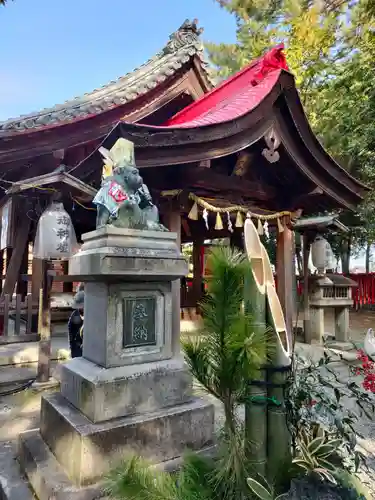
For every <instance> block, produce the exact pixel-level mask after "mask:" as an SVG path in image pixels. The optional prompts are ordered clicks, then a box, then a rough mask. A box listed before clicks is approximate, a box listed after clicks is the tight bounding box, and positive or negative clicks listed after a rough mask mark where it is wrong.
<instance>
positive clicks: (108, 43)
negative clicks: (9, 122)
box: [0, 0, 235, 120]
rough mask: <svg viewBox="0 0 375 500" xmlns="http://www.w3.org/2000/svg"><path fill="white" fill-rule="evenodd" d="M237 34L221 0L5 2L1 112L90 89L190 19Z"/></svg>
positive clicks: (220, 38) (0, 25)
mask: <svg viewBox="0 0 375 500" xmlns="http://www.w3.org/2000/svg"><path fill="white" fill-rule="evenodd" d="M186 18H189V19H194V18H198V19H199V25H200V26H203V27H204V28H205V31H204V34H203V37H204V39H206V40H209V41H212V42H233V41H234V40H235V22H234V19H233V18H232V17H231V16H230V15H229V14H228V13H226V12H225V11H223V10H221V9H220V8H219V7H218V6H217V4H216V2H215V1H214V0H140V1H139V2H137V1H135V0H107V1H103V0H101V1H100V0H14V2H12V1H10V3H9V4H8V5H7V7H5V8H0V41H1V49H0V120H5V119H6V118H9V117H15V116H18V115H20V114H24V113H29V112H32V111H37V110H39V109H41V108H43V107H46V106H52V105H53V104H57V103H61V102H63V101H65V100H66V99H69V98H72V97H75V96H76V95H80V94H83V93H84V92H89V91H91V90H93V89H94V88H96V87H98V86H100V85H103V84H105V83H107V82H108V81H110V80H113V79H115V78H117V77H119V76H121V75H123V74H124V73H126V72H128V71H131V70H132V69H133V68H135V67H136V66H138V65H140V64H142V63H143V62H145V60H146V59H148V58H149V57H151V56H153V55H154V54H155V52H157V51H158V50H159V49H160V48H162V47H163V46H164V45H165V43H166V41H167V40H168V35H169V34H170V33H171V32H173V31H175V30H176V29H177V28H178V27H179V26H180V25H181V24H182V22H183V21H184V20H185V19H186Z"/></svg>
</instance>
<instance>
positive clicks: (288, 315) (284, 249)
mask: <svg viewBox="0 0 375 500" xmlns="http://www.w3.org/2000/svg"><path fill="white" fill-rule="evenodd" d="M293 246H294V245H293V231H292V230H291V229H289V227H288V226H287V225H286V224H285V225H284V231H283V232H278V233H277V249H276V276H277V293H278V296H279V299H280V303H281V307H282V309H283V312H284V316H285V323H286V327H287V332H288V336H289V342H290V345H291V346H292V345H293V309H294V308H293V280H294V279H295V271H294V262H293Z"/></svg>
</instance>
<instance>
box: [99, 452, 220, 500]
mask: <svg viewBox="0 0 375 500" xmlns="http://www.w3.org/2000/svg"><path fill="white" fill-rule="evenodd" d="M212 470H213V463H212V461H210V460H208V459H203V458H201V457H199V456H198V455H196V454H188V455H186V456H185V459H184V463H183V465H182V467H181V469H180V471H178V473H177V474H176V475H175V476H173V475H171V474H168V473H166V472H162V471H160V470H157V469H156V468H155V467H152V466H151V465H150V464H149V463H147V462H146V461H144V460H142V459H141V458H139V457H132V458H130V459H129V460H127V461H125V462H124V463H123V464H121V465H120V466H119V467H118V468H116V469H115V470H114V471H112V473H111V474H110V475H109V477H108V478H107V483H106V488H105V492H106V494H108V495H110V498H116V499H119V500H122V499H126V500H212V499H213V498H215V493H214V490H213V487H211V483H210V481H209V479H210V477H211V474H212Z"/></svg>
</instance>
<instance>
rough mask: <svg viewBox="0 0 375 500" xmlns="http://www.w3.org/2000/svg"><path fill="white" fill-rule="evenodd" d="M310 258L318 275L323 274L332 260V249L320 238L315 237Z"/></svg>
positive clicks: (329, 266)
mask: <svg viewBox="0 0 375 500" xmlns="http://www.w3.org/2000/svg"><path fill="white" fill-rule="evenodd" d="M311 258H312V262H313V264H314V266H315V267H316V268H317V269H318V272H319V273H324V271H325V269H327V268H331V266H332V259H333V252H332V248H331V245H330V244H329V243H328V241H327V240H326V239H325V238H323V237H322V236H317V237H316V238H315V240H314V242H313V244H312V245H311Z"/></svg>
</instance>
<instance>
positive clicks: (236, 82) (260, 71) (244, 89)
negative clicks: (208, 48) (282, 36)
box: [164, 45, 288, 128]
mask: <svg viewBox="0 0 375 500" xmlns="http://www.w3.org/2000/svg"><path fill="white" fill-rule="evenodd" d="M283 50H284V46H283V45H279V46H277V47H275V48H273V49H271V50H270V51H269V52H267V53H266V54H265V55H264V56H263V57H260V58H259V59H256V60H255V61H253V62H251V63H250V64H249V65H248V66H246V67H245V68H243V69H242V70H241V71H239V72H238V73H236V74H235V75H233V76H232V77H230V78H228V79H227V80H225V81H224V82H223V83H222V84H221V85H219V86H218V87H215V88H214V89H213V90H211V91H210V92H208V93H207V94H205V95H204V96H202V97H201V98H200V99H198V100H197V101H195V102H193V103H192V104H190V106H187V107H186V108H184V109H183V110H181V111H180V112H179V113H177V114H176V115H174V116H173V117H172V118H170V119H169V120H168V121H167V122H166V123H165V124H164V126H168V127H178V128H192V127H201V126H203V125H213V124H215V123H222V122H226V121H231V120H234V119H235V118H238V117H239V116H242V115H244V114H246V113H248V112H249V111H251V110H253V109H254V108H255V107H256V106H258V104H259V103H260V102H261V101H262V100H263V99H264V98H265V97H266V96H267V95H268V94H269V92H270V91H271V90H272V88H273V87H274V85H275V84H276V82H277V80H278V78H279V75H280V73H281V71H282V70H286V71H288V65H287V62H286V59H285V55H284V52H283Z"/></svg>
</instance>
